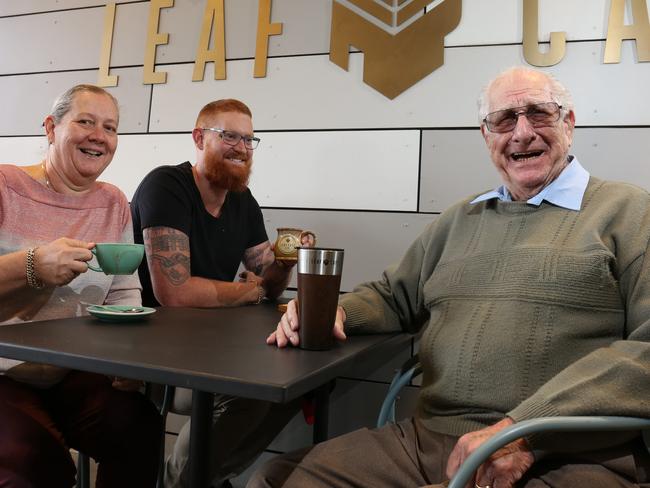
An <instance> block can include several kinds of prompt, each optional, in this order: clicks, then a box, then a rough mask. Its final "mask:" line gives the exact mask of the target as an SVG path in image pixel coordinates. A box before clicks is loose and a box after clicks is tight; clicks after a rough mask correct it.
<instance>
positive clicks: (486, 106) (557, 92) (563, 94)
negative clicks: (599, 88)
mask: <svg viewBox="0 0 650 488" xmlns="http://www.w3.org/2000/svg"><path fill="white" fill-rule="evenodd" d="M515 73H536V74H541V75H543V76H545V77H546V79H547V80H548V84H549V87H550V89H551V98H553V101H554V102H556V103H557V104H558V105H561V106H562V110H563V111H565V113H568V112H570V111H572V110H573V98H572V97H571V93H569V90H567V89H566V87H565V86H564V85H563V84H562V83H560V82H559V81H558V80H557V79H555V77H554V76H553V75H552V74H550V73H547V72H545V71H540V70H536V69H533V68H528V67H526V66H515V67H514V68H509V69H507V70H505V71H502V72H501V73H499V74H498V75H497V76H495V77H494V78H492V80H490V82H489V83H488V84H487V85H486V86H485V87H484V88H483V90H482V91H481V94H480V95H479V98H478V121H479V124H482V123H483V119H484V118H485V116H486V115H487V114H488V111H489V110H490V91H491V90H492V87H493V86H494V83H495V82H496V81H498V80H500V79H501V78H505V77H507V76H511V75H513V74H515Z"/></svg>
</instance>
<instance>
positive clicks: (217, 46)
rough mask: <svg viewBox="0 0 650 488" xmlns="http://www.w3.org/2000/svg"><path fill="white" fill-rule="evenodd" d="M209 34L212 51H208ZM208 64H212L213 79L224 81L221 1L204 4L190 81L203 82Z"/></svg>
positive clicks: (224, 51)
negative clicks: (212, 41)
mask: <svg viewBox="0 0 650 488" xmlns="http://www.w3.org/2000/svg"><path fill="white" fill-rule="evenodd" d="M210 32H214V47H213V48H212V49H210ZM208 62H214V79H215V80H225V79H226V26H225V20H224V11H223V0H208V1H207V2H206V4H205V12H204V14H203V23H202V26H201V37H200V38H199V47H198V49H197V51H196V61H195V62H194V72H193V73H192V81H203V77H204V75H205V64H206V63H208Z"/></svg>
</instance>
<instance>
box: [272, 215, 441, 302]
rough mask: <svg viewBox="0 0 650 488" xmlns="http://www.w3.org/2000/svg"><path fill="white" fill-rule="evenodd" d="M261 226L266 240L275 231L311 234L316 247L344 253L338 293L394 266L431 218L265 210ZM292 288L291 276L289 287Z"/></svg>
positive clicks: (376, 278) (433, 216)
mask: <svg viewBox="0 0 650 488" xmlns="http://www.w3.org/2000/svg"><path fill="white" fill-rule="evenodd" d="M263 211H264V223H265V225H266V232H267V234H268V236H269V239H271V240H272V241H274V240H275V239H276V237H277V232H276V229H277V228H278V227H298V228H301V229H310V230H313V231H314V232H315V233H316V235H317V237H318V245H319V246H324V247H327V246H330V247H339V248H343V249H345V259H344V261H343V275H342V277H341V290H342V291H351V290H352V289H353V288H354V287H355V286H356V285H357V284H359V283H361V282H365V281H373V280H378V279H380V278H381V273H382V271H384V269H385V268H387V267H388V266H390V265H391V264H395V263H397V262H398V261H399V260H400V259H401V258H402V256H403V255H404V253H405V252H406V250H407V248H408V247H409V246H410V245H411V243H412V242H413V241H414V240H415V239H416V238H417V237H418V236H419V235H420V234H421V233H422V231H423V230H424V228H425V227H426V226H427V225H428V224H429V223H430V222H431V221H433V220H435V219H436V216H435V215H427V214H410V213H407V214H399V213H383V212H327V211H322V210H321V211H303V210H281V209H272V208H266V209H264V210H263ZM289 286H291V287H295V286H296V277H295V273H294V275H293V277H292V281H291V283H290V285H289Z"/></svg>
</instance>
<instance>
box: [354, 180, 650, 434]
mask: <svg viewBox="0 0 650 488" xmlns="http://www.w3.org/2000/svg"><path fill="white" fill-rule="evenodd" d="M471 200H472V199H471V198H470V199H467V200H465V201H463V202H461V203H459V204H457V205H455V206H454V207H452V208H451V209H449V210H448V211H447V212H445V213H443V214H442V215H441V216H440V217H439V218H438V219H437V220H436V221H435V222H434V223H433V224H431V225H430V226H429V227H428V228H427V229H426V230H425V231H424V233H423V234H422V235H421V236H420V237H419V238H418V239H417V240H416V241H415V242H414V243H413V244H412V246H411V247H410V248H409V250H408V251H407V253H406V255H405V256H404V258H403V259H402V261H401V262H400V263H399V264H398V265H396V266H394V267H391V268H390V269H388V270H387V271H385V273H384V275H383V278H382V279H381V280H380V281H377V282H373V283H366V284H364V285H361V286H359V287H358V288H356V289H355V290H354V292H353V293H349V294H346V295H344V296H343V297H342V299H341V305H343V307H344V308H345V311H346V314H347V322H346V330H347V332H349V333H368V332H381V331H390V330H399V329H400V328H401V329H403V330H406V331H410V332H419V331H421V330H423V334H422V338H421V341H420V350H419V354H420V359H421V362H422V365H423V369H424V373H423V384H422V388H421V393H420V401H419V408H418V413H417V415H418V416H419V417H420V418H421V419H422V420H423V422H424V423H425V425H426V426H427V427H428V428H430V429H431V430H434V431H437V432H441V433H446V434H451V435H461V434H463V433H466V432H468V431H472V430H476V429H480V428H482V427H484V426H486V425H489V424H492V423H494V422H496V421H498V420H500V419H501V418H503V417H504V415H506V414H507V415H508V416H510V417H512V418H513V419H514V420H516V421H519V420H523V419H527V418H532V417H538V416H557V415H581V414H597V415H634V416H644V417H650V403H649V398H650V397H649V395H648V392H649V391H650V343H649V341H650V259H647V258H646V252H647V248H648V242H649V240H650V195H649V194H648V193H647V192H645V191H643V190H641V189H639V188H637V187H634V186H632V185H627V184H622V183H612V182H604V181H601V180H598V179H596V178H593V177H592V178H591V179H590V182H589V185H588V187H587V190H586V193H585V196H584V199H583V203H582V209H581V210H580V211H579V212H575V211H572V210H566V209H563V208H559V207H556V206H553V205H551V204H548V203H546V202H544V203H542V204H541V205H540V206H539V207H535V206H532V205H528V204H526V203H525V202H501V201H498V200H489V201H486V202H481V203H478V204H475V205H470V204H469V203H468V202H469V201H471ZM533 441H535V439H533ZM537 441H539V443H540V444H541V445H542V447H543V446H544V445H545V444H544V443H552V439H550V440H549V438H547V439H546V440H543V439H542V438H537ZM590 447H594V446H593V444H592V445H591V446H590Z"/></svg>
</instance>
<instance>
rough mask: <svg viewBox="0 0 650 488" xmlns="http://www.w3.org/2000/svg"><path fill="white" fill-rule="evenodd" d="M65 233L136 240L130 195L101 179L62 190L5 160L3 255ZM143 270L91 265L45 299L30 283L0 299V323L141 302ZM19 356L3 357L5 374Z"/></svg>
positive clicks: (1, 170)
mask: <svg viewBox="0 0 650 488" xmlns="http://www.w3.org/2000/svg"><path fill="white" fill-rule="evenodd" d="M60 237H69V238H73V239H80V240H84V241H92V242H133V227H132V223H131V213H130V211H129V203H128V201H127V199H126V196H125V195H124V194H123V193H122V192H121V191H120V190H119V189H118V188H117V187H115V186H113V185H111V184H109V183H101V182H100V183H98V184H97V185H96V188H95V189H94V190H93V191H91V192H89V193H88V194H85V195H83V196H70V195H63V194H60V193H57V192H55V191H52V190H50V189H49V188H47V187H45V186H43V185H42V184H40V183H39V182H38V181H36V180H34V179H33V178H32V177H31V176H29V175H28V174H27V173H26V172H24V171H23V170H21V169H20V168H19V167H17V166H14V165H8V164H0V255H3V254H8V253H11V252H14V251H18V250H22V249H26V248H28V247H36V246H39V245H42V244H45V243H48V242H51V241H53V240H56V239H58V238H60ZM140 290H141V286H140V281H139V279H138V275H137V272H136V273H134V274H133V275H130V276H107V275H105V274H103V273H97V272H94V271H87V272H86V273H82V274H81V275H79V276H78V277H77V278H75V279H74V280H72V281H71V282H70V283H68V284H67V285H65V286H61V287H57V288H55V289H54V292H53V293H52V294H51V295H47V294H45V296H44V297H43V298H42V299H40V300H39V298H38V297H35V294H34V291H33V290H29V289H25V290H24V292H20V293H17V294H16V295H15V296H13V297H12V299H11V300H5V301H3V302H0V325H3V324H9V323H17V322H26V321H33V320H46V319H54V318H65V317H73V316H78V315H86V314H87V312H86V306H85V304H86V303H93V304H125V305H134V306H137V305H140V304H141V297H140ZM19 363H20V362H19V361H14V360H9V359H2V358H0V374H1V373H2V372H4V371H6V370H7V369H8V368H10V367H12V366H15V365H16V364H19Z"/></svg>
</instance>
